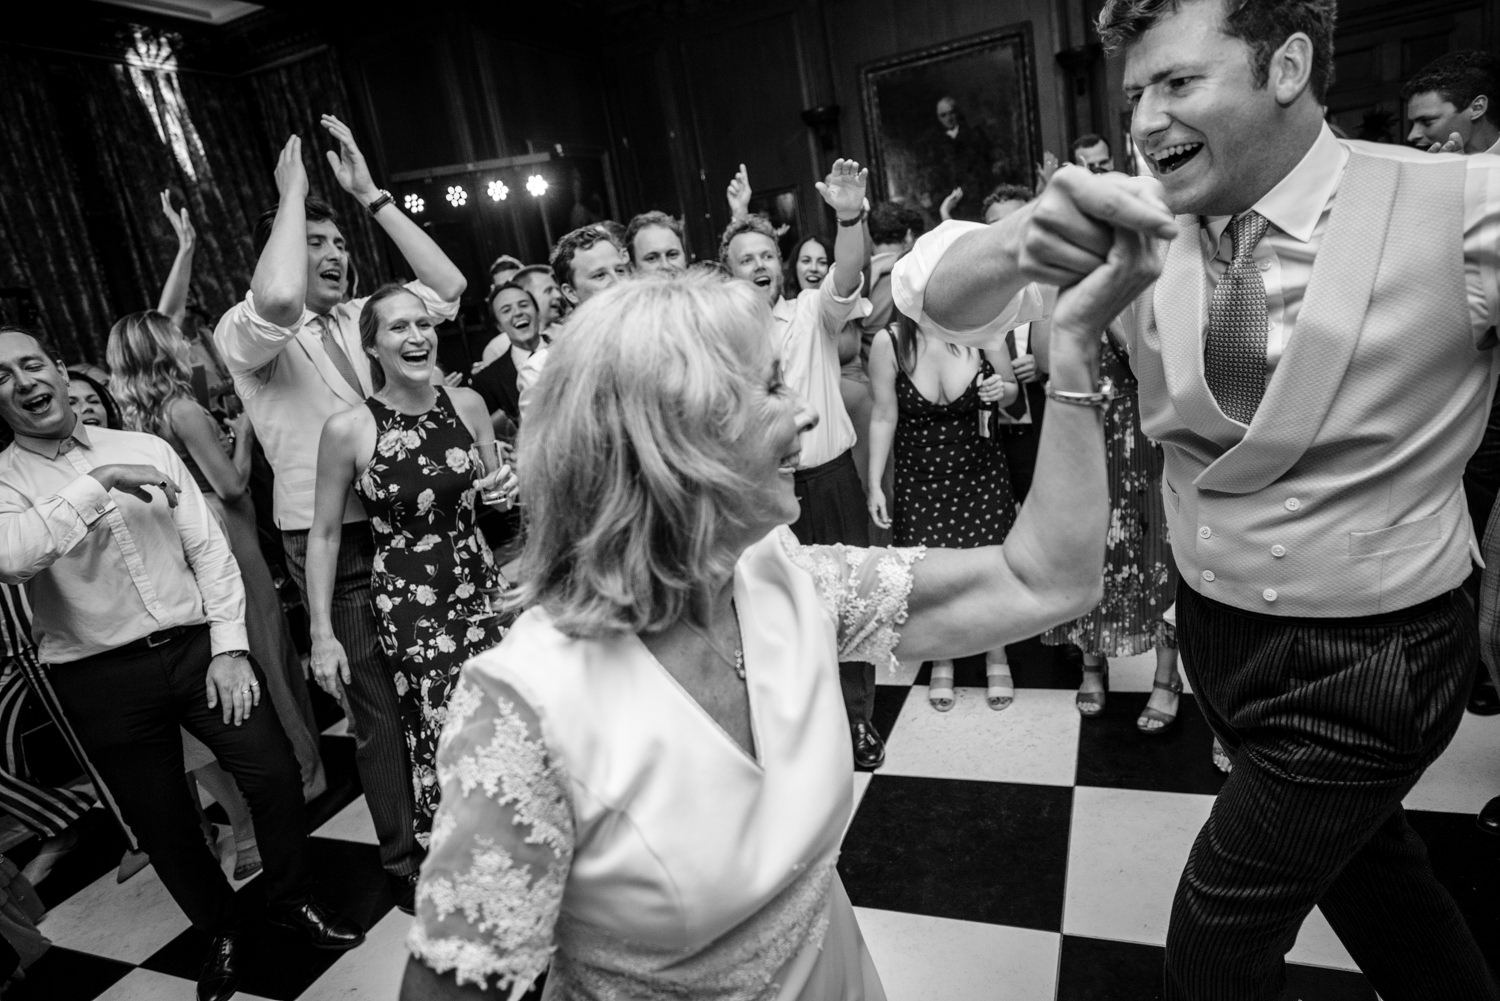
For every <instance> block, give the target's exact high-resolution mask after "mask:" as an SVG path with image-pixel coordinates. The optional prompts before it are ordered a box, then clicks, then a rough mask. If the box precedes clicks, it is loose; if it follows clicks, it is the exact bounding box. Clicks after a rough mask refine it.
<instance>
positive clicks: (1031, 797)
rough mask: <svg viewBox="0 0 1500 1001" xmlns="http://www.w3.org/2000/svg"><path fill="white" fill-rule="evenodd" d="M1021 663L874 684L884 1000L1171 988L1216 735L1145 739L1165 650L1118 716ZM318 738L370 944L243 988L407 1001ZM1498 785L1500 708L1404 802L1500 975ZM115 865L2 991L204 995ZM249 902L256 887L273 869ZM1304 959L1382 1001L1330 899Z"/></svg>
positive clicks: (1070, 997)
mask: <svg viewBox="0 0 1500 1001" xmlns="http://www.w3.org/2000/svg"><path fill="white" fill-rule="evenodd" d="M1013 661H1014V662H1015V663H1014V668H1015V674H1016V678H1017V683H1018V686H1019V690H1018V692H1017V699H1016V702H1015V704H1014V705H1013V706H1012V707H1011V708H1010V709H1009V710H1007V711H1005V712H1003V713H996V712H992V711H991V710H990V709H989V708H988V706H987V705H986V704H985V702H984V691H983V687H982V686H983V681H984V679H983V678H982V676H980V675H978V674H977V673H976V672H972V671H965V670H964V669H962V668H961V669H960V672H959V678H958V680H959V684H960V687H959V689H958V696H959V697H958V703H957V705H956V707H955V708H954V709H953V711H952V712H950V713H947V714H939V713H936V712H934V711H933V710H932V709H931V708H930V707H929V706H928V704H927V700H926V680H927V671H926V669H920V670H918V669H916V668H908V669H907V670H905V671H904V672H903V673H901V674H899V675H896V676H891V677H884V678H882V679H881V680H882V682H885V683H883V684H882V685H881V686H880V689H879V694H878V699H877V707H876V722H877V726H878V727H879V728H880V729H881V730H882V732H884V733H885V734H886V735H887V738H888V741H889V745H888V756H887V760H886V764H885V766H884V767H883V768H882V769H880V771H878V772H876V773H874V774H869V773H858V774H856V775H855V776H854V791H855V799H856V808H855V811H854V815H853V817H852V818H851V820H850V823H849V828H848V833H847V835H846V837H845V841H844V852H843V857H842V859H841V862H840V865H839V868H840V871H841V873H842V875H843V879H844V882H845V885H846V887H847V888H848V891H849V896H850V899H851V900H852V901H853V902H854V904H855V907H856V910H857V911H858V914H859V920H860V925H861V927H862V928H863V930H864V934H865V937H866V939H867V940H868V942H869V946H870V950H871V953H872V954H873V956H874V958H875V963H876V965H877V967H878V968H879V970H880V973H881V976H882V978H883V980H884V982H885V986H886V990H887V993H888V995H889V996H890V997H891V998H892V999H893V1001H927V999H931V1001H970V999H973V1001H980V999H984V1001H994V999H997V998H1000V999H1005V1001H1054V999H1055V1001H1115V999H1119V1001H1126V999H1128V1001H1143V999H1152V998H1158V997H1160V989H1161V964H1162V943H1163V941H1164V940H1165V937H1166V928H1167V917H1168V911H1169V908H1170V905H1171V899H1172V893H1173V890H1174V888H1175V886H1176V882H1177V876H1178V873H1179V871H1180V869H1181V867H1182V863H1183V860H1184V859H1185V858H1186V856H1187V851H1188V847H1189V845H1190V844H1191V843H1192V840H1193V838H1194V836H1195V835H1196V833H1197V830H1198V827H1199V825H1200V824H1201V823H1202V822H1203V819H1204V817H1206V816H1207V814H1208V811H1209V807H1210V805H1211V804H1212V801H1213V796H1214V794H1215V792H1216V791H1217V789H1218V787H1219V784H1220V782H1221V781H1222V778H1221V776H1220V775H1219V773H1218V772H1216V771H1215V770H1214V768H1213V766H1212V764H1211V762H1210V759H1209V744H1210V737H1209V733H1208V729H1207V726H1206V725H1205V724H1204V722H1203V720H1202V717H1201V715H1199V713H1198V711H1197V708H1196V706H1195V704H1194V702H1193V699H1192V697H1191V695H1188V696H1186V697H1184V699H1183V704H1182V713H1183V718H1182V721H1181V724H1180V725H1179V726H1178V727H1177V728H1176V729H1175V730H1174V731H1173V732H1172V733H1171V734H1169V735H1167V736H1164V737H1160V738H1147V737H1142V736H1140V735H1139V734H1137V732H1136V730H1135V725H1134V723H1135V717H1136V714H1137V713H1138V712H1139V711H1140V708H1141V706H1142V705H1143V704H1144V702H1145V696H1146V692H1148V691H1149V689H1150V682H1151V671H1152V665H1153V661H1152V658H1151V657H1150V656H1143V657H1136V658H1130V659H1128V660H1123V661H1118V662H1116V663H1115V664H1114V665H1113V671H1112V675H1111V686H1112V690H1111V693H1110V696H1109V700H1108V705H1107V708H1106V711H1105V713H1104V715H1103V716H1102V717H1101V718H1099V719H1093V720H1083V719H1081V718H1080V717H1079V715H1078V713H1077V712H1076V711H1075V710H1074V708H1073V689H1074V686H1076V684H1077V669H1076V667H1074V668H1070V667H1069V666H1068V665H1067V664H1066V663H1064V662H1063V661H1062V660H1061V658H1058V657H1055V656H1054V655H1053V653H1052V651H1050V650H1047V649H1046V648H1042V647H1040V646H1039V645H1037V644H1027V645H1023V646H1022V647H1021V648H1017V649H1015V650H1013ZM323 744H324V753H325V758H326V760H327V762H328V767H329V773H330V779H331V781H330V790H329V792H328V793H327V794H326V795H325V796H323V797H322V798H320V799H319V800H318V801H317V802H316V803H314V804H313V813H314V817H315V827H316V829H315V831H314V835H313V851H314V853H315V858H316V866H317V870H316V871H317V872H318V873H319V885H318V892H319V896H320V898H321V899H323V900H324V901H326V902H327V903H328V904H329V905H330V906H332V907H333V908H335V909H337V910H338V911H340V912H342V913H344V914H346V915H348V916H350V917H352V918H355V919H356V920H358V921H360V922H362V923H363V924H364V925H365V927H367V928H368V929H369V932H368V938H367V941H366V942H365V944H364V945H363V946H361V947H360V948H359V949H356V950H354V951H353V952H350V953H346V954H343V955H326V954H320V953H316V952H313V951H312V950H308V949H305V948H303V947H301V946H299V945H297V944H296V943H294V942H290V941H287V940H284V939H279V938H277V937H275V936H274V935H272V934H271V933H269V932H267V933H266V934H265V935H263V936H259V937H254V938H253V939H252V940H251V941H250V943H249V949H248V952H249V956H248V957H247V958H248V960H249V961H248V962H247V963H246V964H245V967H246V970H247V973H246V976H245V984H244V991H243V992H242V993H241V994H240V995H239V997H241V998H243V999H245V1001H256V999H265V1001H332V999H349V998H359V999H365V998H370V999H390V998H394V997H395V996H396V991H397V986H398V984H399V982H400V974H401V969H402V967H403V965H404V963H405V951H404V949H403V948H402V941H403V939H404V937H405V933H406V927H407V922H408V921H409V919H407V918H406V917H405V916H404V915H402V914H401V913H400V912H399V911H397V910H395V909H394V907H393V906H392V902H391V899H390V896H389V892H388V890H387V888H386V884H385V881H384V879H383V877H382V874H381V871H380V868H379V864H378V860H377V857H376V849H375V847H374V845H375V836H374V831H373V828H372V826H371V824H370V818H369V813H368V811H367V810H366V808H365V804H364V800H363V798H362V797H361V796H360V794H359V790H358V784H357V780H356V778H355V775H354V768H353V753H352V747H351V741H350V740H349V739H348V737H347V736H345V735H343V733H342V727H341V725H339V726H334V727H332V728H330V730H329V732H328V733H327V734H326V735H325V736H324V738H323ZM1496 793H1500V717H1493V718H1488V719H1481V718H1477V717H1474V716H1465V718H1464V721H1463V725H1462V726H1461V727H1460V729H1459V732H1458V736H1457V737H1456V739H1455V740H1454V742H1453V744H1452V746H1451V747H1450V748H1449V749H1448V751H1447V752H1446V753H1445V754H1444V756H1443V757H1442V758H1441V759H1440V760H1439V761H1438V762H1437V763H1436V764H1435V765H1434V766H1433V767H1432V768H1431V769H1430V770H1429V771H1428V773H1427V775H1426V776H1425V777H1424V778H1423V779H1422V781H1421V783H1419V784H1418V786H1417V787H1416V788H1415V789H1414V790H1413V791H1412V793H1411V795H1410V796H1409V797H1408V799H1407V806H1408V809H1409V810H1410V811H1412V821H1413V824H1414V826H1416V827H1417V829H1418V830H1419V831H1420V832H1421V833H1422V835H1423V837H1425V838H1426V839H1427V843H1428V846H1429V848H1430V849H1431V852H1432V855H1433V858H1434V860H1435V864H1436V865H1437V866H1438V869H1439V873H1440V875H1441V876H1442V877H1443V879H1444V881H1445V882H1446V883H1447V884H1448V886H1449V888H1450V889H1451V890H1452V892H1453V893H1454V895H1455V897H1457V898H1458V901H1459V904H1460V906H1461V907H1462V908H1463V909H1464V911H1465V913H1466V915H1467V916H1468V919H1469V922H1470V924H1471V926H1472V927H1473V929H1474V932H1475V935H1476V937H1477V938H1478V939H1479V941H1480V942H1481V943H1482V944H1484V946H1485V947H1486V948H1487V949H1489V950H1490V961H1491V963H1492V964H1493V965H1494V966H1495V967H1496V968H1497V969H1500V838H1494V837H1491V836H1487V835H1485V834H1483V833H1481V832H1480V831H1479V830H1478V829H1477V828H1476V827H1475V825H1474V822H1473V814H1474V812H1475V811H1477V810H1478V808H1479V807H1480V806H1481V805H1483V803H1484V802H1485V801H1486V800H1487V799H1489V798H1490V796H1492V795H1494V794H1496ZM226 837H227V834H226ZM229 854H230V855H231V856H232V852H230V853H229ZM16 857H20V858H22V860H23V861H24V855H23V854H21V853H18V854H17V856H16ZM118 858H119V845H118V844H111V843H109V839H108V838H97V837H96V838H94V839H91V847H90V848H89V849H88V850H85V851H82V852H79V853H75V854H74V855H73V856H70V857H69V858H68V859H66V860H65V862H64V863H63V864H62V865H60V866H59V868H58V869H57V870H55V872H54V874H53V875H52V876H51V877H50V878H49V879H48V880H47V881H46V882H44V883H43V886H42V895H43V897H44V899H45V900H46V901H47V903H48V904H49V905H50V907H51V910H50V911H49V913H48V915H47V917H46V919H45V920H44V921H43V922H42V924H41V929H42V931H43V932H44V933H45V934H46V935H47V936H48V937H49V938H51V939H52V941H53V943H54V947H53V949H52V950H51V951H50V952H49V953H48V954H47V955H46V956H45V957H44V958H43V959H42V960H41V961H40V962H39V963H38V964H37V965H36V966H35V967H33V968H32V971H31V974H30V977H29V978H28V980H27V981H26V982H25V983H24V984H22V985H21V986H20V987H19V988H18V989H16V990H14V991H13V992H9V993H7V995H6V996H7V998H8V999H13V1001H31V999H46V1001H95V999H99V1001H148V999H149V1001H179V999H180V1001H190V999H191V998H192V997H193V989H194V987H193V985H194V979H195V977H196V975H197V968H198V965H199V963H200V961H201V958H202V955H203V950H204V945H205V943H204V941H203V939H202V938H201V936H199V935H198V934H197V933H196V932H194V931H193V930H192V929H191V928H190V927H189V926H188V923H187V920H186V919H185V918H184V917H183V916H182V914H181V912H180V911H178V910H177V908H176V906H175V905H174V904H173V903H172V901H171V899H170V897H168V896H167V894H166V892H165V890H164V889H163V888H162V885H161V883H160V882H159V881H158V880H157V879H156V877H155V874H154V872H153V871H152V870H151V869H149V868H148V869H146V870H145V871H143V872H141V873H140V874H139V875H137V876H135V877H134V878H133V879H131V880H129V881H128V882H126V883H124V884H117V883H116V882H115V868H114V867H115V863H116V862H117V861H118ZM228 864H229V863H226V866H227V865H228ZM239 892H240V893H241V894H244V895H246V896H248V897H252V898H253V897H254V895H255V894H256V893H257V887H256V880H254V879H251V880H249V881H248V882H246V883H244V884H242V885H241V887H240V889H239ZM250 902H251V903H254V901H253V900H252V901H250ZM1288 958H1289V963H1290V966H1289V972H1288V980H1289V989H1288V996H1289V997H1298V998H1304V999H1307V1001H1312V999H1318V1001H1355V999H1358V1001H1373V999H1374V997H1375V995H1374V992H1373V991H1372V990H1371V989H1370V987H1369V985H1368V983H1366V981H1365V980H1364V978H1363V977H1362V976H1360V975H1359V973H1358V972H1356V971H1355V970H1354V964H1353V963H1352V961H1351V960H1350V959H1349V956H1348V954H1347V953H1346V952H1345V951H1344V950H1343V948H1342V946H1340V944H1339V942H1338V940H1337V938H1336V937H1335V936H1334V935H1333V933H1332V931H1331V930H1330V929H1329V927H1328V925H1327V923H1326V922H1325V921H1324V920H1323V919H1322V917H1321V916H1320V915H1319V914H1318V913H1316V912H1314V913H1313V915H1312V916H1311V917H1310V918H1309V919H1308V920H1307V922H1306V923H1305V924H1304V926H1303V928H1302V932H1301V935H1300V936H1299V938H1298V940H1297V943H1296V946H1295V947H1294V948H1293V950H1292V952H1291V954H1290V956H1289V957H1288Z"/></svg>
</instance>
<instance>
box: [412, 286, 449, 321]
mask: <svg viewBox="0 0 1500 1001" xmlns="http://www.w3.org/2000/svg"><path fill="white" fill-rule="evenodd" d="M406 288H407V291H409V292H411V293H412V294H413V295H415V296H416V297H417V298H418V299H421V300H422V305H424V306H426V307H427V312H428V313H430V314H431V315H432V316H433V318H434V319H438V320H444V321H448V320H452V319H453V318H454V317H455V316H457V315H458V300H457V299H454V300H451V301H450V300H448V299H444V298H443V297H442V296H440V295H438V294H437V293H436V292H434V291H433V290H432V288H431V287H430V286H428V285H427V284H425V283H424V282H421V281H412V282H407V283H406Z"/></svg>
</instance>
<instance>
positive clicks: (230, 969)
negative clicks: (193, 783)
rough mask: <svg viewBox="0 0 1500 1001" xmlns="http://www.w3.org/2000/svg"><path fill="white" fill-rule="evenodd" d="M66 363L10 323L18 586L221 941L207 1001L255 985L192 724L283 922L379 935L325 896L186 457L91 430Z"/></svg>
mask: <svg viewBox="0 0 1500 1001" xmlns="http://www.w3.org/2000/svg"><path fill="white" fill-rule="evenodd" d="M67 390H68V373H67V371H66V370H65V369H64V368H63V366H62V364H61V362H59V361H58V360H56V358H55V356H54V354H53V352H51V351H50V350H49V349H48V348H47V347H46V346H44V345H43V344H42V343H41V342H40V341H38V340H37V338H35V337H33V336H32V335H31V334H30V333H28V332H27V331H25V330H22V329H19V328H16V327H0V421H3V422H4V423H5V424H6V425H8V426H9V427H10V429H11V430H12V431H13V432H14V433H15V442H14V443H13V444H12V445H11V446H10V447H9V448H6V449H5V450H4V451H0V580H3V581H5V582H6V583H9V584H21V583H24V584H25V585H26V588H27V595H28V598H29V599H30V602H31V606H32V608H33V609H34V611H35V615H34V617H33V619H32V623H31V626H32V633H33V636H34V638H35V640H36V646H37V655H38V658H39V659H40V660H41V662H42V663H43V664H44V665H45V666H46V669H47V671H48V674H49V675H50V678H51V680H52V683H53V688H54V690H55V691H56V693H57V697H58V699H59V701H60V702H61V703H62V707H63V709H64V710H65V712H66V713H67V716H68V718H69V719H70V720H71V721H72V722H73V724H74V726H75V728H76V730H77V733H78V735H79V737H80V739H81V741H82V743H83V745H84V747H85V749H86V750H87V751H88V753H89V757H90V759H91V760H92V761H93V762H94V763H95V764H96V765H97V767H98V768H99V770H100V772H101V773H102V774H103V776H104V780H105V782H106V784H107V785H108V787H109V789H110V791H111V792H112V793H113V794H114V795H115V796H116V798H117V800H118V802H119V805H120V809H121V812H122V813H123V815H124V817H125V820H126V821H127V822H128V823H129V824H130V826H131V829H132V830H133V831H134V832H135V834H136V836H137V837H138V838H139V839H140V843H141V846H142V847H143V848H144V849H145V850H146V852H147V853H148V854H150V856H151V861H152V863H153V864H154V865H155V867H156V872H157V875H158V876H160V877H161V880H162V883H163V884H164V885H165V886H166V888H167V891H168V892H169V893H170V894H171V895H172V899H173V900H174V901H176V902H177V904H178V906H179V907H181V908H182V910H183V912H184V913H185V914H186V915H187V916H188V919H189V920H191V921H192V923H193V925H194V926H195V927H197V928H198V929H199V930H200V931H202V932H204V933H205V934H207V935H209V936H211V938H212V942H211V945H210V948H209V956H208V959H207V962H206V963H205V964H204V967H203V971H202V973H201V975H200V977H199V982H198V998H199V1001H224V999H227V998H228V997H230V996H231V995H232V994H233V993H234V991H235V986H236V984H237V982H238V966H237V963H238V954H237V943H238V935H239V933H240V930H241V928H242V926H243V924H244V921H245V916H244V915H242V914H241V913H239V911H240V908H239V905H238V903H237V901H236V898H235V894H234V891H233V890H232V889H231V888H230V886H229V883H228V882H227V881H226V880H225V878H224V874H223V872H222V871H220V869H219V865H218V859H217V858H216V857H215V856H214V855H213V854H212V853H211V852H210V851H209V849H208V846H207V845H206V844H205V843H204V841H203V836H202V833H201V831H200V829H199V827H198V821H197V816H196V813H195V812H194V809H195V808H194V804H193V803H192V800H191V799H190V797H189V795H188V790H187V787H186V786H184V784H183V781H182V741H181V738H180V731H179V727H185V728H186V729H187V730H188V731H189V732H191V733H192V734H193V735H194V736H196V737H197V738H198V739H200V740H202V741H203V742H204V743H205V744H207V745H208V747H209V748H210V749H211V750H212V751H213V752H214V756H215V757H216V758H218V759H219V761H221V762H222V763H223V764H224V767H225V768H227V769H228V771H229V773H230V774H231V775H232V776H233V777H234V780H235V783H236V784H237V785H238V786H239V787H240V789H241V791H243V792H244V794H245V798H246V800H248V801H249V804H250V810H251V813H252V815H253V816H254V819H255V830H256V833H257V835H258V836H259V843H260V850H261V857H262V859H263V860H264V862H265V875H264V876H263V877H262V879H263V880H264V881H265V890H266V900H267V903H268V904H269V909H268V915H267V916H268V918H269V919H270V920H271V922H272V923H273V924H276V925H279V926H282V927H285V928H287V929H289V930H291V931H294V932H297V933H298V934H300V935H301V936H303V937H304V938H305V939H306V940H308V941H309V942H310V943H311V944H312V945H314V946H315V947H317V948H323V949H350V948H353V947H354V946H356V945H358V944H359V943H360V942H361V941H362V940H363V939H364V935H363V934H362V933H361V932H360V931H359V930H358V929H356V928H354V927H353V926H351V925H348V924H347V923H345V922H343V921H340V920H339V919H336V918H333V917H331V916H329V915H328V914H326V913H325V912H324V911H323V910H322V908H321V907H319V905H318V904H317V903H316V902H315V901H313V899H312V873H311V870H310V868H309V866H308V857H307V841H306V834H307V818H306V814H305V811H304V808H303V803H302V782H301V779H300V778H299V777H298V774H297V763H296V761H295V760H294V759H293V757H292V749H291V745H290V744H289V743H288V742H287V739H286V735H285V734H284V733H283V732H282V729H281V724H280V723H279V722H277V719H276V714H275V713H274V712H272V711H271V710H270V708H269V707H267V708H266V709H259V708H258V707H259V706H260V703H261V688H262V680H263V679H262V675H261V672H260V670H259V669H258V665H255V664H254V663H253V662H252V661H251V660H250V655H249V653H248V650H249V643H248V641H247V639H246V635H245V590H244V587H243V585H242V584H241V581H240V573H239V568H238V567H237V566H236V565H235V561H234V555H233V554H232V553H231V552H230V551H229V543H228V541H227V540H226V539H225V538H224V534H223V532H221V531H220V530H219V527H218V522H217V521H215V520H214V517H213V515H212V514H211V513H210V512H209V509H208V505H207V504H206V503H205V502H204V500H203V495H202V494H201V493H200V492H199V491H198V488H197V486H196V485H195V484H194V482H193V478H192V476H191V475H189V473H188V471H187V469H186V467H184V466H183V464H182V460H181V459H179V458H178V457H177V455H176V453H175V452H173V451H172V447H171V446H170V445H168V444H167V443H166V442H164V441H162V440H161V439H160V438H158V437H156V436H155V435H149V434H139V433H137V432H134V431H116V430H113V429H110V428H105V427H85V426H84V424H83V422H82V421H79V420H78V419H77V418H76V417H75V416H74V415H73V410H72V408H71V407H70V406H69V405H68V397H67Z"/></svg>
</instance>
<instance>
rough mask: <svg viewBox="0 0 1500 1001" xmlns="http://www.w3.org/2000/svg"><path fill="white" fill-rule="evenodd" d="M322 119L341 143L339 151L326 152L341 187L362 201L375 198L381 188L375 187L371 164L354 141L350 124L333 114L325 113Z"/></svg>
mask: <svg viewBox="0 0 1500 1001" xmlns="http://www.w3.org/2000/svg"><path fill="white" fill-rule="evenodd" d="M321 121H322V125H323V128H325V129H327V130H328V134H329V135H331V136H333V138H334V139H335V140H337V141H338V144H339V149H338V152H337V153H335V152H334V151H333V150H329V151H328V152H327V153H326V154H325V155H326V156H327V157H328V165H329V166H330V167H332V168H333V176H334V178H335V179H336V180H337V181H338V182H339V187H341V188H343V189H344V190H345V191H347V192H349V194H351V195H353V196H354V197H355V198H358V199H360V200H362V201H372V200H374V198H375V197H376V194H377V192H378V191H379V190H380V189H379V188H377V187H375V181H374V180H373V179H372V178H371V177H370V165H369V164H367V163H365V155H364V154H363V153H361V152H360V151H359V146H358V145H357V144H356V143H355V142H354V133H353V132H350V131H349V126H347V125H345V124H344V123H343V122H341V121H339V120H338V119H337V118H335V117H333V116H332V115H324V116H323V118H322V120H321Z"/></svg>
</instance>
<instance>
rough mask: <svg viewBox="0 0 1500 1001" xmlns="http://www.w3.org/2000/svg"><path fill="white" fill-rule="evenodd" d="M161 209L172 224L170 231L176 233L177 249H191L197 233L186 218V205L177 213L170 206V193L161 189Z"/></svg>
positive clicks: (190, 221)
mask: <svg viewBox="0 0 1500 1001" xmlns="http://www.w3.org/2000/svg"><path fill="white" fill-rule="evenodd" d="M161 211H162V214H163V215H165V216H166V217H167V222H169V223H171V224H172V232H174V233H176V234H177V249H178V251H179V252H180V251H184V250H192V249H193V245H194V244H195V243H196V242H197V234H196V233H195V232H194V231H193V222H192V220H191V219H189V218H188V210H187V206H185V205H184V206H183V208H182V212H181V213H179V212H177V211H176V210H175V209H173V208H172V193H171V192H170V191H163V192H162V193H161Z"/></svg>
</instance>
